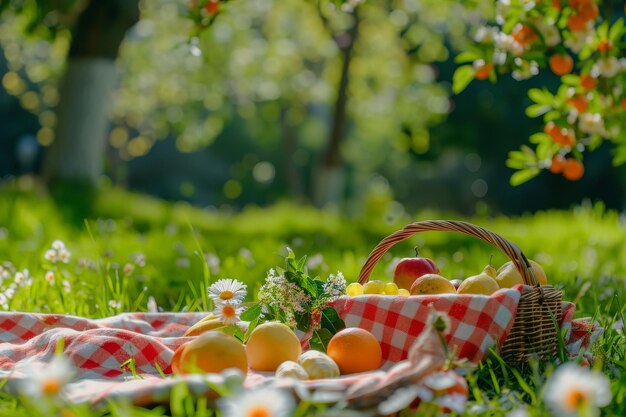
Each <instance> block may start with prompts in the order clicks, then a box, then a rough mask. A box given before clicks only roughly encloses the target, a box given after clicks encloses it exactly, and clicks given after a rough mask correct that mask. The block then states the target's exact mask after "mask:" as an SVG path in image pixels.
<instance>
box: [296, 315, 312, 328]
mask: <svg viewBox="0 0 626 417" xmlns="http://www.w3.org/2000/svg"><path fill="white" fill-rule="evenodd" d="M296 325H297V327H298V330H300V331H303V332H305V333H306V332H308V331H309V329H310V328H311V313H309V312H308V311H307V312H305V313H298V314H296Z"/></svg>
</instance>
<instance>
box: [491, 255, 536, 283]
mask: <svg viewBox="0 0 626 417" xmlns="http://www.w3.org/2000/svg"><path fill="white" fill-rule="evenodd" d="M529 262H530V267H531V268H532V270H533V273H534V274H535V278H537V281H539V284H540V285H548V279H547V278H546V273H545V271H544V270H543V268H542V267H541V265H539V264H538V263H537V262H535V261H533V260H529ZM496 281H497V282H498V285H499V286H500V288H512V287H514V286H515V285H517V284H523V283H524V278H522V274H520V272H519V271H518V270H517V268H516V267H515V264H514V263H513V262H512V261H509V262H507V263H505V264H504V265H502V266H501V267H500V269H498V275H497V276H496Z"/></svg>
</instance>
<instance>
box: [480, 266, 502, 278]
mask: <svg viewBox="0 0 626 417" xmlns="http://www.w3.org/2000/svg"><path fill="white" fill-rule="evenodd" d="M483 273H485V274H487V275H489V276H490V277H491V278H493V279H496V275H497V274H498V271H496V268H494V267H493V266H492V265H491V264H489V265H487V266H486V267H484V268H483Z"/></svg>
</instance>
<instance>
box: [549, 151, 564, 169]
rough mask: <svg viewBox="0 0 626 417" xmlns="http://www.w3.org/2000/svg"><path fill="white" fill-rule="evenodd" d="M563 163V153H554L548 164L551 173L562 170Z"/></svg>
mask: <svg viewBox="0 0 626 417" xmlns="http://www.w3.org/2000/svg"><path fill="white" fill-rule="evenodd" d="M564 164H565V158H564V157H563V155H556V156H555V157H554V158H552V163H551V164H550V172H551V173H553V174H560V173H561V172H563V165H564Z"/></svg>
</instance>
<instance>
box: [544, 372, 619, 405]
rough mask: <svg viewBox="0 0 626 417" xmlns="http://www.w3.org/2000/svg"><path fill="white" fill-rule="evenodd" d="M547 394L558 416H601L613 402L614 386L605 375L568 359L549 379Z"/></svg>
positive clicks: (548, 403) (545, 389)
mask: <svg viewBox="0 0 626 417" xmlns="http://www.w3.org/2000/svg"><path fill="white" fill-rule="evenodd" d="M543 395H544V399H545V402H546V404H547V405H548V407H550V409H552V411H553V412H554V414H555V416H578V415H586V416H598V415H599V414H600V412H599V410H598V408H599V407H604V406H606V405H608V404H609V403H610V402H611V387H610V385H609V380H608V378H607V377H606V376H605V375H604V374H602V373H600V372H597V371H592V370H591V369H589V368H584V367H581V366H579V365H576V364H574V363H571V362H568V363H565V364H563V365H561V366H560V367H559V368H558V369H557V370H556V371H555V372H554V374H552V375H551V376H550V378H549V379H548V380H547V381H546V383H545V385H544V387H543Z"/></svg>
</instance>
